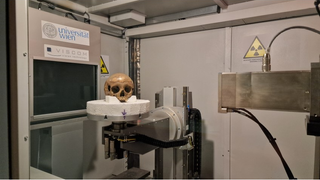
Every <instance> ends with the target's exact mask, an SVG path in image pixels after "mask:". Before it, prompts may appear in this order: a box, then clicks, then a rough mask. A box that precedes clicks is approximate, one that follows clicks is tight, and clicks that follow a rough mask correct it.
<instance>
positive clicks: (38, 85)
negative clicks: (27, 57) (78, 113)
mask: <svg viewBox="0 0 320 180" xmlns="http://www.w3.org/2000/svg"><path fill="white" fill-rule="evenodd" d="M33 73H34V82H33V90H34V91H33V92H34V103H33V104H34V115H40V114H50V113H58V112H66V111H74V110H83V109H86V102H87V101H90V100H96V99H97V66H95V65H90V64H76V63H66V62H55V61H44V60H34V71H33Z"/></svg>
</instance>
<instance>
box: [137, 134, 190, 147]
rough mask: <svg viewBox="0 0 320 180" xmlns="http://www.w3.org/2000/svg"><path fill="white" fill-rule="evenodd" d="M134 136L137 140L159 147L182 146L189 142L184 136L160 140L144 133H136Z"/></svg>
mask: <svg viewBox="0 0 320 180" xmlns="http://www.w3.org/2000/svg"><path fill="white" fill-rule="evenodd" d="M135 138H136V140H137V141H140V142H144V143H146V144H150V145H153V146H157V147H161V148H171V147H178V146H184V145H186V144H187V143H188V142H189V138H188V137H185V138H183V139H178V140H170V141H161V140H158V139H154V138H152V137H149V136H146V135H144V134H136V135H135Z"/></svg>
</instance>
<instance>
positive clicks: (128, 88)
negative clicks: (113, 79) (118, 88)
mask: <svg viewBox="0 0 320 180" xmlns="http://www.w3.org/2000/svg"><path fill="white" fill-rule="evenodd" d="M131 89H132V88H131V87H130V86H126V87H125V88H124V90H125V91H126V92H127V93H129V92H130V91H131Z"/></svg>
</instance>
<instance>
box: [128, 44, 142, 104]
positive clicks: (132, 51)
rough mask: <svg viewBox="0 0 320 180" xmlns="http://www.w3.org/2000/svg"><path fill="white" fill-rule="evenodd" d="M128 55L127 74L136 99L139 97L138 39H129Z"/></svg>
mask: <svg viewBox="0 0 320 180" xmlns="http://www.w3.org/2000/svg"><path fill="white" fill-rule="evenodd" d="M129 56H130V64H129V76H130V78H131V79H132V80H133V82H134V92H133V94H134V95H136V96H137V99H140V96H141V91H140V90H141V89H140V39H130V40H129Z"/></svg>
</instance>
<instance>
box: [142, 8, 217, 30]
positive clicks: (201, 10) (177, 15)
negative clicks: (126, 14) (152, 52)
mask: <svg viewBox="0 0 320 180" xmlns="http://www.w3.org/2000/svg"><path fill="white" fill-rule="evenodd" d="M213 13H220V8H219V6H217V5H215V6H208V7H203V8H199V9H193V10H189V11H184V12H178V13H174V14H168V15H163V16H158V17H152V18H147V19H146V25H150V24H156V23H162V22H168V21H177V20H183V19H185V18H191V17H196V16H203V15H207V14H213Z"/></svg>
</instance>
